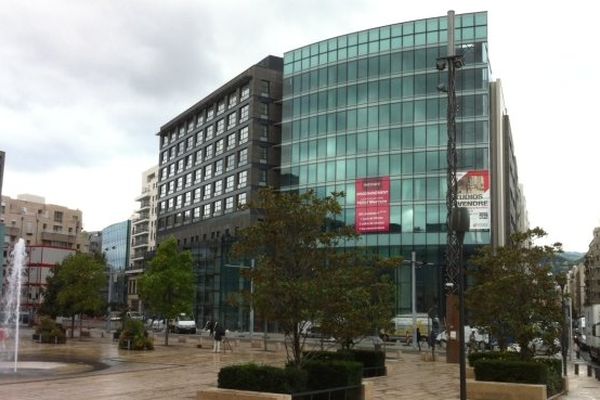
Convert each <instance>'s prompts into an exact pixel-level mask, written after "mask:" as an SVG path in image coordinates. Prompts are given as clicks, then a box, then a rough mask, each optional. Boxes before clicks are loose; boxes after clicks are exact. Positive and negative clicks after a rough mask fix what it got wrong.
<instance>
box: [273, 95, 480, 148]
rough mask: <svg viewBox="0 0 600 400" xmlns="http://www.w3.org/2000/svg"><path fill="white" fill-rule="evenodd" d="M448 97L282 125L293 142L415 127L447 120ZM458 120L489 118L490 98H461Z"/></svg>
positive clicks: (357, 110) (332, 113)
mask: <svg viewBox="0 0 600 400" xmlns="http://www.w3.org/2000/svg"><path fill="white" fill-rule="evenodd" d="M447 104H448V102H447V99H446V98H430V99H423V100H414V101H405V102H396V103H390V104H380V105H373V106H363V107H358V108H355V109H348V110H344V111H338V112H331V113H327V114H321V115H318V116H312V117H305V118H301V119H296V120H293V121H292V122H289V121H286V122H284V123H283V124H282V128H281V130H282V137H284V138H289V137H291V138H292V139H293V140H298V139H302V138H307V137H309V136H319V135H324V134H331V133H335V132H352V131H355V130H366V129H370V128H384V127H393V126H399V125H414V124H418V123H425V122H439V121H441V120H445V118H446V112H447V108H448V107H447ZM457 108H458V115H457V118H472V117H478V116H487V115H488V111H489V104H488V95H487V94H476V95H463V96H459V97H458V99H457Z"/></svg>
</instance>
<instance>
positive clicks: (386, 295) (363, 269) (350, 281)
mask: <svg viewBox="0 0 600 400" xmlns="http://www.w3.org/2000/svg"><path fill="white" fill-rule="evenodd" d="M400 263H401V260H400V259H397V258H393V259H385V260H382V259H367V258H365V257H363V256H360V255H359V254H356V252H348V253H346V257H341V259H340V260H338V262H337V265H334V266H332V267H331V268H328V269H325V270H322V271H321V276H320V277H319V281H320V282H324V283H325V284H324V285H323V295H324V298H323V300H324V301H323V304H322V306H321V310H322V311H321V312H322V316H321V321H320V322H321V331H322V332H323V334H325V335H330V336H332V337H333V338H334V339H335V340H336V342H337V343H339V344H340V345H341V346H342V348H344V349H350V348H352V347H353V346H354V344H355V341H356V339H357V338H361V337H364V336H367V335H373V334H376V333H377V332H378V331H379V330H380V329H386V330H387V328H388V325H389V324H390V321H391V318H392V316H393V313H394V311H393V301H394V285H393V282H392V281H391V280H390V277H389V274H388V272H389V271H390V268H391V267H394V266H398V265H399V264H400Z"/></svg>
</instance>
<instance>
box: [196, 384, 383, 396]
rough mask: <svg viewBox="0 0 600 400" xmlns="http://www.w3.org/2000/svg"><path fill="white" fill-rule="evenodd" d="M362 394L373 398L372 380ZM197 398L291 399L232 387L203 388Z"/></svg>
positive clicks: (365, 386) (364, 387) (275, 394)
mask: <svg viewBox="0 0 600 400" xmlns="http://www.w3.org/2000/svg"><path fill="white" fill-rule="evenodd" d="M362 387H363V390H362V396H361V398H362V399H363V400H373V399H374V398H375V397H374V395H375V391H374V389H373V382H363V383H362ZM196 399H197V400H236V399H239V400H291V399H292V395H291V394H280V393H264V392H251V391H245V390H234V389H219V388H212V389H205V390H200V391H198V392H197V393H196Z"/></svg>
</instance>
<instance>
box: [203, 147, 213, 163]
mask: <svg viewBox="0 0 600 400" xmlns="http://www.w3.org/2000/svg"><path fill="white" fill-rule="evenodd" d="M212 156H213V145H212V144H209V145H208V146H206V147H205V148H204V159H205V160H207V161H208V160H209V159H211V158H212Z"/></svg>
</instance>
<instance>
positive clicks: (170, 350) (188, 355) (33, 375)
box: [0, 335, 600, 400]
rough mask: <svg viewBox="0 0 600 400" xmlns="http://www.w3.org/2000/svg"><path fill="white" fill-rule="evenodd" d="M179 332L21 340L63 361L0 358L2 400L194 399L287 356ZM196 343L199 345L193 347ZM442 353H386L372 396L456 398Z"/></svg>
mask: <svg viewBox="0 0 600 400" xmlns="http://www.w3.org/2000/svg"><path fill="white" fill-rule="evenodd" d="M29 337H30V336H29ZM179 338H181V340H182V341H181V342H180V341H178V337H177V336H171V338H170V345H169V346H168V347H165V346H163V345H162V342H163V340H162V337H159V338H157V340H156V341H155V343H156V348H155V350H154V351H144V352H134V351H127V350H119V349H117V346H116V344H115V343H113V342H112V340H111V339H109V338H107V337H104V338H101V337H98V336H97V335H95V337H92V338H82V339H81V340H79V339H77V338H76V339H74V340H69V341H68V342H67V344H66V345H49V344H38V343H33V342H32V341H31V340H30V339H29V340H27V339H24V340H22V351H21V355H20V359H21V360H24V361H27V362H33V361H53V362H68V363H67V364H65V365H63V366H61V367H59V368H53V369H50V370H43V371H40V370H33V369H31V370H30V369H26V368H23V369H22V370H20V371H19V372H17V373H16V374H15V373H14V372H12V369H9V368H7V367H10V365H8V366H7V364H6V363H4V364H0V399H3V400H13V399H14V400H21V399H23V400H27V399H32V400H33V399H35V400H39V399H47V400H52V399H57V400H58V399H60V400H70V399H86V400H88V399H89V400H95V399H140V400H141V399H144V400H147V399H157V400H158V399H160V400H164V399H165V398H172V399H195V395H196V391H197V390H199V389H202V388H207V387H216V384H217V373H218V371H219V369H220V368H221V367H222V366H225V365H230V364H234V363H240V362H247V361H254V362H257V363H265V364H271V365H283V363H284V360H285V351H284V350H283V349H282V346H280V345H278V344H276V343H270V345H269V347H270V349H269V351H266V352H265V351H264V350H263V349H262V346H260V347H258V348H257V347H252V346H251V344H250V342H249V341H246V342H244V341H242V340H240V341H235V340H231V342H232V344H233V352H229V351H228V352H226V353H220V354H215V353H213V352H212V351H211V349H210V341H209V340H208V338H206V337H203V338H199V337H198V336H185V342H183V340H184V339H183V338H184V337H183V336H180V337H179ZM199 341H200V342H201V344H202V345H203V347H202V348H198V347H197V344H198V343H199ZM257 345H260V344H259V343H257ZM401 347H402V346H399V348H401ZM440 358H441V360H440V361H435V362H431V361H422V359H421V355H420V354H418V353H411V352H406V351H404V352H402V353H398V352H396V351H392V352H390V353H389V354H388V359H387V366H388V375H387V376H385V377H377V378H369V380H372V381H373V382H374V386H375V393H376V399H380V400H382V399H414V400H425V399H442V400H443V399H458V397H459V395H458V366H457V365H454V364H447V363H446V362H445V361H444V360H443V357H440ZM30 366H35V364H30ZM572 371H573V370H572V369H570V373H571V372H572ZM571 385H572V388H573V389H574V391H573V392H572V393H571V394H570V395H569V396H567V397H566V398H567V399H570V400H584V399H585V400H590V399H600V389H598V388H600V385H598V381H596V380H594V378H588V377H586V376H585V369H584V370H583V374H581V375H580V376H579V377H577V379H576V380H574V381H573V382H572V383H571ZM594 385H595V386H594Z"/></svg>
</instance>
